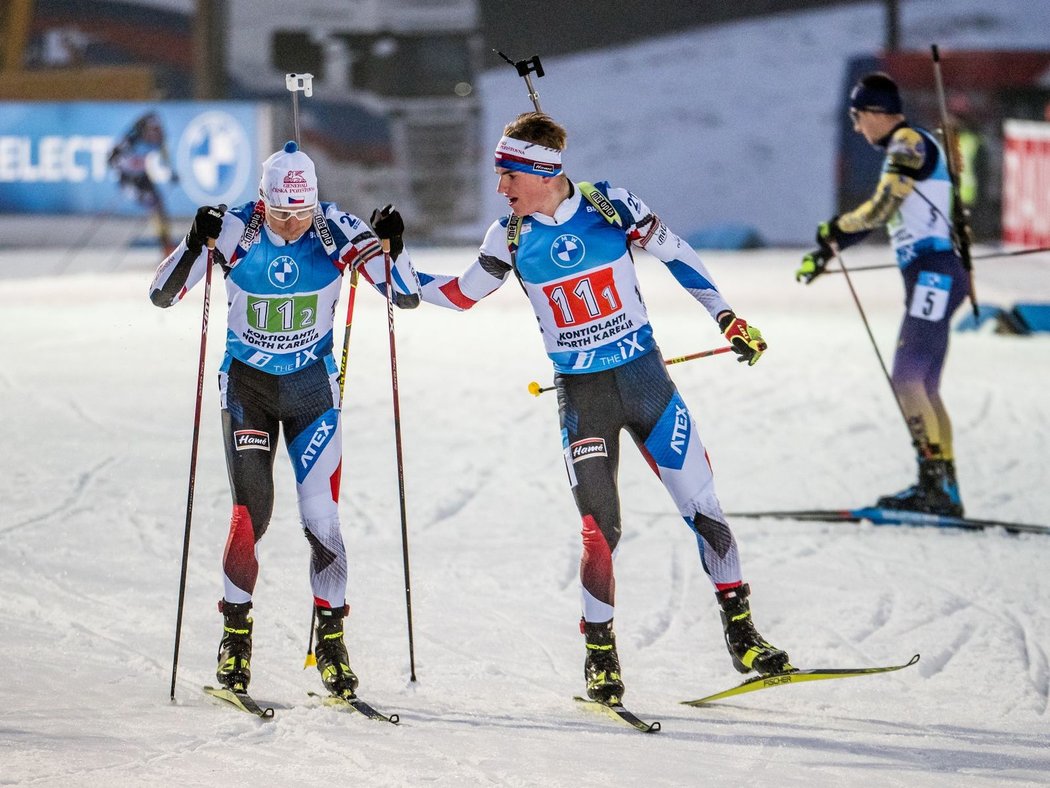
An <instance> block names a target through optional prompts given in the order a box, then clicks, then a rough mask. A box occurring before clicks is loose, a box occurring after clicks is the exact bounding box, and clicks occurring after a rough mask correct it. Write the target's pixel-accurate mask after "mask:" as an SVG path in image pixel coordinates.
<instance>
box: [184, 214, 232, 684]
mask: <svg viewBox="0 0 1050 788" xmlns="http://www.w3.org/2000/svg"><path fill="white" fill-rule="evenodd" d="M219 210H220V211H225V210H226V206H225V205H220V206H219ZM214 250H215V239H214V238H209V239H208V262H207V268H205V270H204V309H203V313H202V315H201V350H200V359H199V361H198V363H197V402H196V404H195V405H194V408H193V439H192V440H191V442H190V446H191V449H190V481H189V486H188V489H187V491H186V527H185V530H184V533H183V536H182V572H181V575H180V576H179V609H178V613H177V614H176V616H175V653H174V655H173V656H172V658H171V700H173V701H174V700H175V676H176V674H177V673H178V669H179V643H180V641H181V639H182V610H183V606H184V604H185V602H186V573H187V570H188V568H189V559H190V523H191V522H192V520H193V489H194V486H195V484H196V478H197V444H198V442H199V441H198V439H199V438H200V433H201V402H202V400H203V399H204V364H205V360H206V355H205V351H206V349H207V346H208V307H209V306H210V305H211V266H212V259H213V257H214V254H215V251H214Z"/></svg>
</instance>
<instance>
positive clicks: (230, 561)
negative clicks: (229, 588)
mask: <svg viewBox="0 0 1050 788" xmlns="http://www.w3.org/2000/svg"><path fill="white" fill-rule="evenodd" d="M222 571H223V572H225V573H226V577H228V578H229V580H230V582H231V583H233V584H234V585H235V586H237V588H239V589H241V590H242V591H244V592H245V593H247V594H249V595H251V593H252V591H254V590H255V581H256V579H257V578H258V577H259V562H258V561H257V560H256V558H255V528H254V527H253V526H252V517H251V515H250V514H248V507H247V506H242V505H235V506H234V507H233V516H232V517H231V518H230V535H229V536H228V537H227V538H226V550H225V552H223V555H222Z"/></svg>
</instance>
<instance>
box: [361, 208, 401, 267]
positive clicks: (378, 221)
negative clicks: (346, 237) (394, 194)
mask: <svg viewBox="0 0 1050 788" xmlns="http://www.w3.org/2000/svg"><path fill="white" fill-rule="evenodd" d="M368 223H369V224H370V225H372V230H373V231H374V232H375V234H376V235H378V236H379V238H380V239H381V240H383V241H390V258H391V259H392V260H396V259H397V257H398V255H399V254H401V252H402V251H403V250H404V248H405V242H404V240H403V239H402V238H401V236H402V235H403V234H404V232H405V220H404V219H402V218H401V214H400V213H398V212H397V208H395V207H394V206H393V205H387V206H385V207H383V208H376V209H375V210H374V211H372V218H370V219H369V220H368Z"/></svg>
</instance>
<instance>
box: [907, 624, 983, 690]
mask: <svg viewBox="0 0 1050 788" xmlns="http://www.w3.org/2000/svg"><path fill="white" fill-rule="evenodd" d="M973 637H974V631H973V629H971V628H970V627H964V628H963V629H962V630H961V631H960V632H958V633H957V634H956V636H955V637H954V638H953V639H952V642H951V643H949V644H948V645H947V646H945V647H943V648H941V650H940V651H938V652H937V653H936V654H934V655H933V656H932V657H923V658H922V661H921V662H920V663H919V671H920V672H921V673H922V675H923V678H927V679H932V678H933V677H934V676H936V675H937V674H938V673H940V672H941V671H943V670H944V668H945V667H946V666H947V665H948V663H949V662H951V661H952V660H953V659H954V658H955V657H956V656H958V655H959V654H960V649H961V648H962V647H963V646H965V645H966V644H967V643H969V642H970V641H971V640H972V639H973Z"/></svg>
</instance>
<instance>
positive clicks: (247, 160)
mask: <svg viewBox="0 0 1050 788" xmlns="http://www.w3.org/2000/svg"><path fill="white" fill-rule="evenodd" d="M270 153H271V151H270V110H269V106H268V105H266V104H258V103H249V102H189V101H185V102H179V101H175V102H155V103H149V102H124V101H122V102H63V103H57V102H56V103H51V102H0V212H3V213H54V214H74V213H81V214H84V213H86V214H97V213H115V214H126V215H139V214H142V213H144V212H146V211H147V210H148V207H146V206H144V204H143V201H142V198H141V195H142V193H143V190H144V189H145V190H147V191H148V190H149V189H155V190H156V191H157V193H158V194H159V195H160V197H161V198H162V199H163V200H164V202H165V204H166V206H167V212H168V213H169V214H171V215H175V216H191V215H192V214H193V213H194V212H195V211H196V209H197V207H198V206H200V205H217V204H219V203H226V204H227V205H236V204H238V203H241V202H246V201H248V200H251V199H254V198H255V197H256V195H257V194H258V182H259V165H260V162H262V160H263V159H264V158H266V156H268V155H269V154H270Z"/></svg>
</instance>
